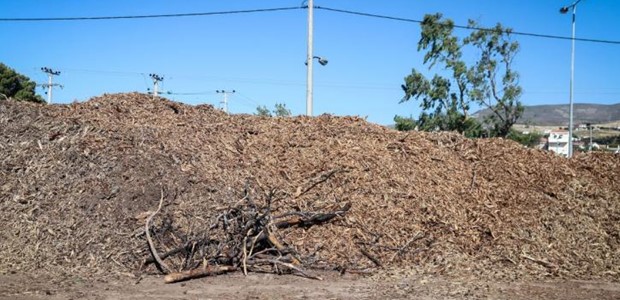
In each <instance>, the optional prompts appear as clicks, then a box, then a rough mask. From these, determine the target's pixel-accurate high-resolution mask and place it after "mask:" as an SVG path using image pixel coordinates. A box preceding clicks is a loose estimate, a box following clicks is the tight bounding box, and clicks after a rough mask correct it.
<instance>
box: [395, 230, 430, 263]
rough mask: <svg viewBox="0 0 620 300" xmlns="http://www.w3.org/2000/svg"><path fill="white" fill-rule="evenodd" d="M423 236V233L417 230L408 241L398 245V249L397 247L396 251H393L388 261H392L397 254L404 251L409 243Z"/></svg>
mask: <svg viewBox="0 0 620 300" xmlns="http://www.w3.org/2000/svg"><path fill="white" fill-rule="evenodd" d="M423 237H424V233H423V232H422V231H418V232H417V233H416V234H415V235H414V236H413V237H412V238H411V239H410V240H409V241H407V243H405V245H403V246H402V247H400V249H398V251H397V252H396V253H394V255H393V256H392V258H391V259H390V262H392V261H394V259H396V257H397V256H400V255H402V254H403V253H404V252H405V250H406V249H407V248H409V247H410V246H411V244H413V243H414V242H415V241H417V240H419V239H421V238H423Z"/></svg>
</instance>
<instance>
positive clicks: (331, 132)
mask: <svg viewBox="0 0 620 300" xmlns="http://www.w3.org/2000/svg"><path fill="white" fill-rule="evenodd" d="M41 149H43V151H41ZM162 186H164V187H165V188H166V195H168V196H166V205H162V206H161V209H160V210H159V212H158V213H157V215H156V216H154V217H152V218H150V222H149V224H148V225H149V226H145V218H148V217H149V215H144V216H143V215H141V213H143V212H146V211H149V210H152V209H153V201H154V199H158V197H160V194H161V187H162ZM618 199H620V156H618V155H613V154H606V153H589V154H583V153H577V154H576V155H575V156H574V157H573V158H572V159H570V160H568V159H565V158H561V157H558V156H555V155H553V154H551V153H549V152H546V151H542V150H536V149H527V148H524V147H522V146H521V145H519V144H516V143H514V142H512V141H509V140H503V139H467V138H465V137H463V136H461V135H459V134H455V133H446V132H438V133H425V132H406V133H403V132H397V131H394V130H391V129H389V128H386V127H384V126H379V125H376V124H372V123H369V122H366V121H365V120H363V119H361V118H357V117H334V116H329V115H322V116H318V117H313V118H308V117H303V116H302V117H294V118H260V117H256V116H251V115H229V114H225V113H223V112H221V111H219V110H217V109H215V108H213V107H211V106H208V105H197V106H190V105H183V104H180V103H174V102H172V101H169V100H167V99H164V98H158V99H153V98H152V97H150V95H143V94H137V93H131V94H110V95H103V96H101V97H95V98H93V99H91V100H89V101H86V102H82V103H73V104H68V105H38V104H33V103H27V102H15V101H0V226H1V228H2V232H1V233H0V239H2V242H1V243H0V266H6V268H11V269H16V270H17V269H19V270H21V271H20V272H33V271H39V270H41V269H45V270H46V272H49V273H51V274H52V275H53V274H56V275H62V274H65V273H66V272H67V271H68V270H70V271H71V272H72V274H76V275H79V276H83V277H103V276H109V274H121V273H127V272H134V273H140V272H141V273H142V274H159V273H161V272H160V271H159V270H158V269H157V266H156V264H155V263H154V262H155V261H156V257H159V258H160V259H161V261H162V262H164V263H165V265H167V266H168V267H169V268H170V269H171V271H184V272H185V271H190V270H196V269H200V268H202V267H203V266H205V265H206V266H226V267H231V268H236V270H241V269H242V265H243V263H244V262H245V265H246V269H247V272H253V271H262V272H284V273H296V274H300V272H299V271H297V270H295V269H294V268H289V267H287V266H286V265H284V264H290V265H292V266H295V267H296V268H299V269H300V270H303V271H304V272H306V273H309V271H307V270H311V269H312V268H313V267H320V268H322V269H336V268H340V269H341V270H370V269H376V268H377V266H378V265H382V266H383V268H409V269H410V268H413V267H415V268H416V270H418V271H420V272H424V273H426V274H433V273H439V272H441V273H442V274H446V275H455V276H458V275H467V276H469V275H470V274H476V276H480V277H485V276H486V277H490V278H495V279H501V280H504V279H505V278H513V277H520V278H547V276H556V277H562V278H567V279H580V280H588V279H594V278H596V279H601V278H605V279H609V280H616V281H617V280H620V275H619V274H620V253H619V252H618V251H617V249H620V236H619V234H618V232H620V221H619V216H620V201H618ZM347 204H350V206H349V207H348V208H347V209H344V208H346V205H347ZM145 228H150V230H145ZM418 232H421V233H424V235H423V236H418V235H417V233H418ZM146 233H149V236H148V237H147V235H146ZM270 237H271V238H270ZM414 237H415V238H414ZM148 240H151V241H150V242H149V241H148ZM155 246H156V247H157V250H158V251H156V252H158V253H157V254H156V255H153V254H152V253H151V250H150V249H155ZM360 248H361V249H363V250H364V252H366V254H364V253H363V252H362V251H360ZM244 250H245V255H244ZM523 253H527V256H528V257H529V258H531V259H528V258H524V257H521V254H523ZM244 256H245V257H244ZM370 257H372V258H373V259H374V260H376V261H373V259H371V258H370ZM542 258H544V259H542ZM258 259H263V260H276V261H278V262H279V263H269V262H261V263H260V264H258V263H256V262H257V260H258ZM294 259H297V260H298V261H299V264H295V263H294ZM538 261H540V262H538ZM253 262H254V263H253ZM527 262H532V263H527ZM546 263H552V264H551V265H548V266H549V267H541V266H545V264H546ZM556 264H557V265H558V268H559V271H557V272H555V271H553V272H549V271H550V270H553V266H554V265H556ZM160 265H162V264H160Z"/></svg>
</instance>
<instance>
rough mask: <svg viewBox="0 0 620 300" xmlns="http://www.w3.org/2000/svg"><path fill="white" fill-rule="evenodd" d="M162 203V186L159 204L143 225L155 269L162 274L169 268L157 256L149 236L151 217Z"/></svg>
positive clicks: (168, 271)
mask: <svg viewBox="0 0 620 300" xmlns="http://www.w3.org/2000/svg"><path fill="white" fill-rule="evenodd" d="M163 203H164V189H163V187H162V188H161V197H160V198H159V206H158V207H157V210H156V211H155V212H154V213H152V214H151V215H150V216H149V217H148V218H146V224H145V226H144V231H145V232H146V240H147V242H148V245H149V250H150V252H151V255H152V257H153V259H155V262H156V265H157V269H159V271H160V272H162V273H164V274H168V273H170V272H171V270H170V268H169V267H168V266H167V265H166V263H164V261H163V260H162V259H161V258H160V257H159V254H157V249H156V248H155V244H154V243H153V239H152V238H151V221H152V220H153V217H155V215H157V213H159V211H160V210H161V206H162V204H163Z"/></svg>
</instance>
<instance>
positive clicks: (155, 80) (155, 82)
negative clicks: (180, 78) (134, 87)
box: [149, 73, 164, 99]
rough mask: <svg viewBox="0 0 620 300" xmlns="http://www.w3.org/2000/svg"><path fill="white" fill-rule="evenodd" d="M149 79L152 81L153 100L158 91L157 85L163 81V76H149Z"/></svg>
mask: <svg viewBox="0 0 620 300" xmlns="http://www.w3.org/2000/svg"><path fill="white" fill-rule="evenodd" d="M149 76H150V77H151V79H153V99H154V98H155V97H157V92H158V90H159V83H160V82H162V81H164V76H159V75H157V74H153V73H151V74H149Z"/></svg>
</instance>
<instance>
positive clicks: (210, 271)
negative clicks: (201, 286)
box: [164, 266, 237, 283]
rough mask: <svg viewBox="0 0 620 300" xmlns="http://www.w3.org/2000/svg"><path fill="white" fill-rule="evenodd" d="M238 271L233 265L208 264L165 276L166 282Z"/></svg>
mask: <svg viewBox="0 0 620 300" xmlns="http://www.w3.org/2000/svg"><path fill="white" fill-rule="evenodd" d="M234 271H237V268H236V267H233V266H206V267H201V268H198V269H194V270H188V271H183V272H177V273H170V274H168V275H166V276H165V277H164V282H165V283H175V282H179V281H185V280H190V279H196V278H202V277H206V276H214V275H220V274H224V273H228V272H234Z"/></svg>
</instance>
